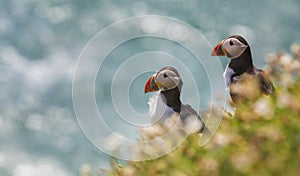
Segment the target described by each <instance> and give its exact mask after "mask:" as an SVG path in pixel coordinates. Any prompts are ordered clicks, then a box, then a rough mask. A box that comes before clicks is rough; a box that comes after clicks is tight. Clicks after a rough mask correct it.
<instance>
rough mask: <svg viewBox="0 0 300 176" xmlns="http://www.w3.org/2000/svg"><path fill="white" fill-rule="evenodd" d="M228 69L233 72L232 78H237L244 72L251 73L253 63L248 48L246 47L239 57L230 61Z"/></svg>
mask: <svg viewBox="0 0 300 176" xmlns="http://www.w3.org/2000/svg"><path fill="white" fill-rule="evenodd" d="M229 68H231V69H233V71H234V72H235V75H234V76H239V75H241V74H243V73H245V72H251V71H252V69H253V61H252V56H251V50H250V47H248V48H247V49H246V50H245V51H244V53H243V54H242V55H241V56H239V57H237V58H234V59H231V61H230V63H229Z"/></svg>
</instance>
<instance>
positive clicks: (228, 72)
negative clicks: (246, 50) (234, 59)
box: [223, 64, 235, 88]
mask: <svg viewBox="0 0 300 176" xmlns="http://www.w3.org/2000/svg"><path fill="white" fill-rule="evenodd" d="M228 65H229V64H228ZM228 65H227V66H226V69H225V72H224V74H223V76H224V79H225V85H226V87H227V88H228V87H229V85H230V84H231V77H232V75H233V74H234V73H235V72H234V71H233V69H231V68H229V66H228Z"/></svg>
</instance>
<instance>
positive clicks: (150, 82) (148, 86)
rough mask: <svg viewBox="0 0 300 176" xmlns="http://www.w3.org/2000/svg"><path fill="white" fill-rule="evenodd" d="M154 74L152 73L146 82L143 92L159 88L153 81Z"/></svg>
mask: <svg viewBox="0 0 300 176" xmlns="http://www.w3.org/2000/svg"><path fill="white" fill-rule="evenodd" d="M155 76H156V75H152V76H151V77H150V78H149V79H148V81H147V82H146V85H145V88H144V92H145V93H148V92H155V91H158V90H159V88H158V86H157V85H156V83H155Z"/></svg>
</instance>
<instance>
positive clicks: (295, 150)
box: [100, 44, 300, 176]
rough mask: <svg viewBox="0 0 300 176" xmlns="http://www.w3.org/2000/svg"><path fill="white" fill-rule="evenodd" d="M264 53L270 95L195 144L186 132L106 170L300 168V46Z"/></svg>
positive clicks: (291, 171) (186, 174) (187, 172)
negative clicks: (164, 150) (153, 152)
mask: <svg viewBox="0 0 300 176" xmlns="http://www.w3.org/2000/svg"><path fill="white" fill-rule="evenodd" d="M291 52H292V54H288V53H285V52H282V51H281V52H279V53H277V54H273V55H270V56H268V57H267V62H268V67H267V68H266V69H265V70H266V74H268V75H269V76H270V78H271V79H272V81H273V82H274V84H275V87H276V91H275V95H274V96H271V97H265V96H263V97H258V98H255V99H251V100H248V101H247V102H244V103H243V104H242V105H239V107H238V108H237V110H236V111H235V114H234V115H230V114H228V115H227V116H226V117H224V118H223V120H222V122H221V125H220V127H219V129H218V131H217V133H216V134H215V136H214V137H213V139H212V140H211V141H210V142H209V143H208V144H207V145H205V146H204V147H199V145H198V142H199V136H198V135H191V136H190V137H189V138H188V139H187V140H186V141H185V142H184V143H183V144H182V145H181V146H180V147H178V148H177V149H176V150H175V151H173V152H172V153H170V154H168V155H166V156H164V157H161V158H158V159H154V160H150V161H144V162H128V163H127V164H126V165H125V166H121V165H119V164H118V161H117V160H114V161H113V162H112V167H113V168H112V170H111V171H103V172H101V173H100V175H101V174H106V175H122V176H123V175H124V176H133V175H143V176H148V175H149V176H153V175H156V176H157V175H172V176H195V175H209V176H214V175H264V176H268V175H286V176H293V175H295V176H296V175H299V173H300V77H299V73H300V47H299V46H298V45H296V44H294V45H292V47H291Z"/></svg>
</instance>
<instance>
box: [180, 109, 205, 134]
mask: <svg viewBox="0 0 300 176" xmlns="http://www.w3.org/2000/svg"><path fill="white" fill-rule="evenodd" d="M180 119H181V121H182V124H183V127H184V129H185V131H191V130H192V131H191V132H193V133H194V132H201V131H202V129H203V128H204V121H203V119H202V118H201V117H200V116H199V115H198V113H197V112H196V111H195V110H194V109H193V108H192V107H191V106H190V105H182V106H181V111H180Z"/></svg>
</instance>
